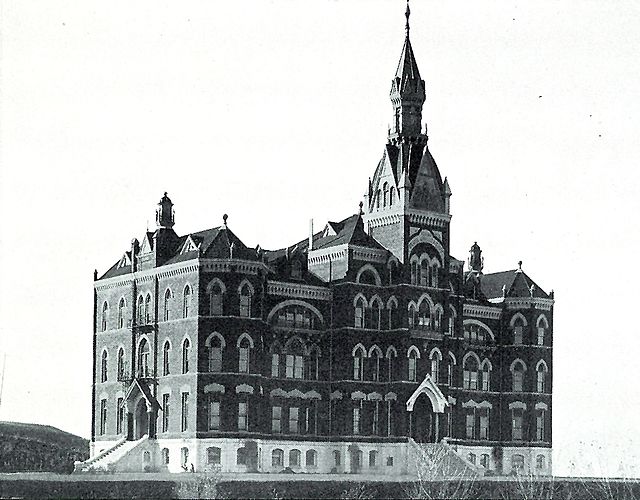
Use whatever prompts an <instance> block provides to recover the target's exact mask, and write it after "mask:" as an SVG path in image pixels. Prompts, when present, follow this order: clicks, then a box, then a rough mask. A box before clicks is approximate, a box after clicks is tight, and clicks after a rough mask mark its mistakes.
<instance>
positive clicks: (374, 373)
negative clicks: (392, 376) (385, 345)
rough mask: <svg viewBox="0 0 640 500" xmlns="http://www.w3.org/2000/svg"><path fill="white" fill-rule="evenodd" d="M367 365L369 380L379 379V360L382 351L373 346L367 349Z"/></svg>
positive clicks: (375, 380)
mask: <svg viewBox="0 0 640 500" xmlns="http://www.w3.org/2000/svg"><path fill="white" fill-rule="evenodd" d="M369 356H370V357H369V365H370V369H371V380H372V381H373V382H378V381H380V360H381V359H382V351H381V350H380V349H378V347H375V348H374V349H372V350H371V351H369Z"/></svg>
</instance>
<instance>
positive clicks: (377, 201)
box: [376, 189, 380, 209]
mask: <svg viewBox="0 0 640 500" xmlns="http://www.w3.org/2000/svg"><path fill="white" fill-rule="evenodd" d="M379 208H380V190H379V189H378V190H377V191H376V209H379Z"/></svg>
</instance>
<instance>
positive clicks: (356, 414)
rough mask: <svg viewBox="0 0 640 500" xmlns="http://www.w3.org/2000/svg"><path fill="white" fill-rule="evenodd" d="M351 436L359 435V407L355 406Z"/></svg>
mask: <svg viewBox="0 0 640 500" xmlns="http://www.w3.org/2000/svg"><path fill="white" fill-rule="evenodd" d="M353 434H354V435H358V434H360V407H359V406H356V407H355V408H354V409H353Z"/></svg>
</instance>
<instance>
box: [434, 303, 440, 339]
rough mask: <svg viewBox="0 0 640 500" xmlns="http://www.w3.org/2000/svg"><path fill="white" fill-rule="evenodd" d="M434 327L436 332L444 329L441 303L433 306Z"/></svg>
mask: <svg viewBox="0 0 640 500" xmlns="http://www.w3.org/2000/svg"><path fill="white" fill-rule="evenodd" d="M433 328H434V330H435V331H436V332H441V330H442V307H441V306H440V304H436V306H435V307H434V308H433Z"/></svg>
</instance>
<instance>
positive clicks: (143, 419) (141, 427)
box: [133, 398, 149, 441]
mask: <svg viewBox="0 0 640 500" xmlns="http://www.w3.org/2000/svg"><path fill="white" fill-rule="evenodd" d="M145 434H147V435H148V434H149V412H148V411H147V402H146V400H145V399H144V398H140V399H139V400H138V402H137V403H136V407H135V411H134V419H133V439H134V440H136V441H137V440H138V439H140V438H142V436H144V435H145Z"/></svg>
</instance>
